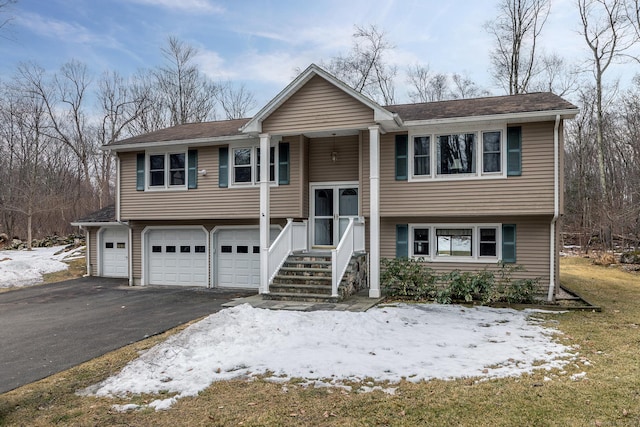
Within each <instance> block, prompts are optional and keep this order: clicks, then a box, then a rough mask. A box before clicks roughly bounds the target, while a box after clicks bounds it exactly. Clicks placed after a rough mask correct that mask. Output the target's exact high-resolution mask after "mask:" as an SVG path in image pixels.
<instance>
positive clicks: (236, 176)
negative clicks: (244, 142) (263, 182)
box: [231, 146, 277, 185]
mask: <svg viewBox="0 0 640 427" xmlns="http://www.w3.org/2000/svg"><path fill="white" fill-rule="evenodd" d="M276 164H277V158H276V147H275V146H272V147H270V149H269V181H270V182H276ZM231 169H232V170H231V181H232V183H233V184H234V185H255V184H259V183H260V148H259V147H238V148H233V149H232V150H231Z"/></svg>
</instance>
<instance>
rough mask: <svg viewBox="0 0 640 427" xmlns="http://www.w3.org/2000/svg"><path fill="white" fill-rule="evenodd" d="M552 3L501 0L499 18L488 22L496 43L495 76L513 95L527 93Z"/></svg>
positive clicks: (545, 1) (494, 56) (494, 57)
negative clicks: (541, 34) (538, 46)
mask: <svg viewBox="0 0 640 427" xmlns="http://www.w3.org/2000/svg"><path fill="white" fill-rule="evenodd" d="M550 5H551V4H550V0H500V2H499V3H498V15H497V17H496V19H495V20H494V21H491V22H488V23H487V24H486V29H487V31H488V32H489V34H491V35H492V36H493V38H494V42H495V48H494V50H493V52H492V53H491V63H492V67H493V77H494V78H495V80H496V81H497V82H498V83H500V84H501V85H502V87H503V88H504V89H505V90H506V91H507V93H509V94H510V95H513V94H518V93H525V92H527V90H528V87H529V84H530V83H531V80H532V78H533V77H534V75H535V74H536V72H537V70H536V59H537V56H536V48H537V42H538V37H539V36H540V33H541V31H542V28H543V27H544V24H545V22H546V20H547V17H548V16H549V10H550Z"/></svg>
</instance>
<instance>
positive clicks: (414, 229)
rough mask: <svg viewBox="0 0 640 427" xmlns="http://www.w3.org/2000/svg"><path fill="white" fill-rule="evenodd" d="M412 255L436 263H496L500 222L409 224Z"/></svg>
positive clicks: (498, 249)
mask: <svg viewBox="0 0 640 427" xmlns="http://www.w3.org/2000/svg"><path fill="white" fill-rule="evenodd" d="M409 230H410V231H409V239H410V241H409V242H407V243H408V244H409V248H410V250H409V256H410V257H416V258H423V259H425V260H426V261H433V262H438V261H442V262H447V261H455V262H465V261H467V262H497V261H498V259H499V257H500V256H501V253H500V252H501V251H500V241H501V238H502V236H501V232H500V230H501V227H500V225H499V224H409Z"/></svg>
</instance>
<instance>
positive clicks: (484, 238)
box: [480, 228, 498, 256]
mask: <svg viewBox="0 0 640 427" xmlns="http://www.w3.org/2000/svg"><path fill="white" fill-rule="evenodd" d="M497 234H498V233H497V229H495V228H481V229H480V256H496V255H497V253H498V252H497V240H496V237H497Z"/></svg>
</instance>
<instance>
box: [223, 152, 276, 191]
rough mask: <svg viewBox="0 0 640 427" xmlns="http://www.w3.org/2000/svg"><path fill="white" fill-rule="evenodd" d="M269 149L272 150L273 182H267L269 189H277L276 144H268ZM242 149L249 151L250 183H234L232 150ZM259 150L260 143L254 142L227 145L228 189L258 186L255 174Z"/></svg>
mask: <svg viewBox="0 0 640 427" xmlns="http://www.w3.org/2000/svg"><path fill="white" fill-rule="evenodd" d="M269 147H271V148H274V150H273V151H274V153H273V169H274V173H273V175H274V180H273V181H270V182H269V185H270V186H271V187H277V186H278V178H279V169H280V168H279V167H278V164H279V163H278V160H279V153H278V151H279V150H278V142H272V143H271V144H269ZM243 148H248V149H250V150H251V162H250V163H251V181H250V182H235V173H234V172H235V164H234V161H235V156H234V150H238V149H243ZM259 148H260V142H256V143H246V142H239V143H235V144H229V167H228V173H229V180H228V182H229V188H254V187H257V186H259V185H260V177H257V176H256V172H257V170H258V162H259V161H260V159H258V156H257V151H258V149H259Z"/></svg>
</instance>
